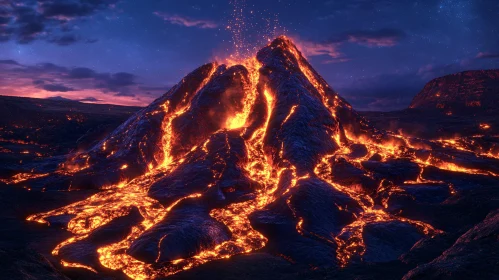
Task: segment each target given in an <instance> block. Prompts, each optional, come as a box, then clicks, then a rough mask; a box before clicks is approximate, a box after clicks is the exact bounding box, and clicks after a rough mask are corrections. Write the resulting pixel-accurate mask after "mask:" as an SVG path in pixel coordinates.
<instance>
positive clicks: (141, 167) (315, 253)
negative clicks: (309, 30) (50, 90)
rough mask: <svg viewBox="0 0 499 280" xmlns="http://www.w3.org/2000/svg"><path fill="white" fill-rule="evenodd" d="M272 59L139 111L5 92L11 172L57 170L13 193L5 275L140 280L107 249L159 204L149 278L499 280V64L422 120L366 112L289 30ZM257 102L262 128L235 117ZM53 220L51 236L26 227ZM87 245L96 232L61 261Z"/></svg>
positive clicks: (460, 77)
mask: <svg viewBox="0 0 499 280" xmlns="http://www.w3.org/2000/svg"><path fill="white" fill-rule="evenodd" d="M256 58H257V59H258V61H259V62H260V63H261V67H259V68H257V71H258V79H257V81H256V82H255V81H253V79H252V77H253V76H254V75H256V74H255V73H256V72H254V71H252V70H250V67H249V66H248V65H244V66H241V65H234V66H225V65H215V64H207V65H204V66H202V67H200V68H198V69H197V70H195V71H193V72H192V73H191V74H189V75H188V76H186V78H185V79H183V80H182V82H180V83H179V84H178V85H176V86H175V87H173V88H172V89H171V90H170V91H169V92H168V93H166V94H165V95H164V96H162V97H160V98H159V99H158V100H156V101H155V102H153V103H152V104H151V105H150V106H148V107H147V108H143V109H140V110H139V108H126V107H119V106H110V105H88V104H81V103H78V102H68V101H54V100H37V99H23V98H11V97H2V98H1V99H0V102H1V103H0V104H1V105H0V106H1V107H2V108H1V111H0V112H1V113H0V114H2V115H1V123H0V124H1V127H2V129H1V130H0V133H1V137H0V138H1V142H0V144H1V145H2V146H1V154H0V157H1V159H2V160H1V165H0V168H1V169H0V174H1V175H2V176H0V177H1V178H4V179H8V178H11V176H13V175H15V174H18V173H26V172H27V173H29V174H31V175H33V174H35V175H36V174H48V175H43V177H38V178H36V177H32V178H28V180H21V181H19V182H17V181H16V182H11V181H9V180H4V181H5V182H6V183H11V184H10V185H6V184H3V183H0V185H1V192H2V193H1V194H0V195H1V199H2V201H1V203H2V205H3V209H4V210H2V212H1V219H2V221H1V222H2V225H3V227H2V231H1V232H0V260H1V263H0V275H2V277H6V279H66V278H71V279H126V276H125V274H123V273H121V272H117V271H113V270H110V269H108V268H106V267H105V266H103V265H101V264H100V263H99V258H98V256H97V253H96V251H97V248H101V247H102V246H107V245H109V244H112V243H115V242H118V241H120V240H122V239H124V238H127V236H128V235H129V234H130V232H131V228H132V225H137V224H139V223H140V222H141V221H142V220H143V219H145V217H143V216H147V215H144V213H149V212H147V211H145V210H144V209H145V208H147V209H146V210H148V211H151V212H153V213H156V212H154V211H153V210H154V209H160V210H161V211H159V213H163V212H165V213H168V215H165V216H164V217H162V216H160V217H162V218H161V219H159V220H158V221H156V220H155V221H154V223H153V226H150V227H147V228H145V229H144V231H142V232H141V234H140V235H139V236H138V237H137V238H132V239H131V242H130V244H129V246H127V248H126V254H127V255H131V256H133V257H134V258H135V259H138V260H140V261H141V262H142V263H144V264H145V265H142V264H141V266H140V267H141V269H142V267H145V268H146V269H147V270H145V271H146V272H147V273H144V272H143V271H140V272H141V274H143V273H144V274H146V275H155V276H156V275H157V276H158V277H161V276H162V275H163V274H172V273H177V272H178V271H181V270H182V269H185V268H187V269H185V270H186V271H183V272H179V273H177V274H173V275H171V276H169V277H168V279H198V278H204V279H401V278H403V279H498V278H499V269H498V268H499V255H498V253H497V252H499V242H498V240H499V239H498V238H499V236H498V235H499V212H498V210H497V209H499V188H498V186H499V137H498V131H497V127H498V126H499V120H498V117H497V116H498V112H499V105H498V102H497V97H498V96H499V91H498V88H499V86H498V85H499V75H498V74H497V71H494V70H491V71H477V72H473V71H472V72H465V73H461V74H456V75H452V76H446V77H443V78H439V79H436V80H434V81H432V82H430V83H429V84H428V85H427V86H426V87H425V89H423V91H422V92H421V93H420V94H418V96H416V97H415V99H414V101H413V103H412V104H411V106H410V108H408V109H406V110H402V111H398V112H387V113H381V112H363V113H359V112H356V111H355V110H353V109H352V108H351V106H350V105H349V104H348V102H347V101H346V100H343V99H342V98H341V97H340V96H338V95H337V94H336V93H335V92H334V91H333V90H332V89H331V88H329V86H328V85H327V84H326V83H325V81H323V80H322V78H321V77H320V75H319V74H318V73H316V72H315V70H313V69H312V68H311V66H310V65H309V64H308V62H306V60H305V59H304V58H303V57H302V56H301V54H299V52H298V51H297V50H296V49H295V47H294V45H293V44H292V43H291V42H290V41H288V40H287V39H286V38H279V39H276V41H274V42H273V43H272V44H271V45H269V46H267V47H265V48H263V49H262V50H261V51H260V52H259V53H258V54H257V57H256ZM228 89H230V91H229V90H228ZM267 89H268V92H270V94H271V95H272V97H269V96H268V95H269V93H268V92H267ZM227 92H230V96H226V94H227ZM253 92H254V93H255V99H254V103H253V107H252V110H251V112H250V114H249V115H248V118H247V122H246V123H245V124H246V125H245V127H242V126H237V125H235V126H232V125H228V124H227V121H226V120H227V119H230V117H231V116H233V115H234V114H235V113H236V112H240V111H242V109H243V108H244V103H245V102H244V101H245V96H246V95H248V94H252V93H253ZM437 95H438V96H437ZM271 101H272V102H271ZM133 113H136V114H134V115H133V116H131V115H132V114H133ZM130 116H131V117H130ZM129 117H130V118H129ZM364 117H365V118H364ZM127 119H128V120H127ZM165 120H167V121H165ZM125 121H126V122H125ZM120 124H121V125H120ZM165 124H166V125H165ZM165 135H167V136H168V135H174V137H173V136H172V137H166V138H165ZM253 135H256V136H253ZM27 136H28V137H27ZM247 147H250V148H247ZM167 152H168V153H167ZM67 154H69V156H66V155H67ZM268 158H271V159H272V161H271V163H268V162H269V160H268ZM266 159H267V160H266ZM68 163H70V164H68ZM165 166H166V167H165ZM247 166H250V167H251V168H249V167H247ZM266 171H269V172H271V175H269V176H268V177H267V176H266V175H265V174H266ZM144 174H146V175H144ZM137 178H138V179H137ZM269 178H270V179H269ZM124 181H125V182H126V183H124V184H123V183H122V182H124ZM269 182H270V183H275V186H276V188H275V189H273V190H271V191H269V190H268V188H267V187H268V185H269V184H270V183H269ZM144 187H147V188H146V191H145V192H141V191H140V190H142V189H143V188H144ZM136 189H137V190H136ZM131 190H134V191H131ZM262 193H263V194H262ZM122 194H132V195H131V196H130V197H124V198H123V197H121V196H120V195H122ZM193 194H196V196H192V195H193ZM198 194H199V195H198ZM201 194H202V195H201ZM267 194H268V196H269V197H271V196H272V200H270V201H267V200H265V199H266V198H267ZM92 195H94V196H92ZM189 195H191V196H189ZM137 197H138V199H137V200H135V199H136V198H137ZM186 197H187V198H186ZM150 198H153V199H154V202H151V204H148V203H149V200H148V199H150ZM120 199H121V200H120ZM184 199H185V201H184ZM79 201H80V202H79ZM151 201H152V200H151ZM73 202H79V204H78V203H77V204H75V205H73V206H70V207H66V205H68V204H71V203H73ZM95 202H99V203H95ZM177 202H178V204H177ZM260 203H261V204H262V206H261V207H260V206H259V205H260ZM151 205H152V206H151ZM255 205H256V206H255ZM236 206H239V207H236ZM58 207H62V208H61V209H62V210H58V211H56V212H51V210H53V209H56V208H58ZM231 207H233V208H231ZM151 209H152V210H151ZM219 209H226V211H227V213H229V214H227V213H226V212H222V213H220V212H217V211H218V210H219ZM227 209H230V210H227ZM248 209H249V210H248ZM170 210H171V212H170ZM246 210H248V211H249V212H246ZM250 210H251V211H250ZM44 212H45V213H44ZM37 213H41V214H39V215H35V216H34V218H33V221H39V222H43V223H45V222H48V223H49V225H50V226H47V225H46V224H41V223H35V222H28V221H26V217H28V216H30V215H33V214H37ZM217 215H218V216H217ZM109 216H112V219H110V221H109V222H107V223H103V224H98V225H97V226H93V223H98V222H100V221H101V220H102V219H105V218H107V217H109ZM233 217H236V218H237V219H236V218H233ZM241 220H242V221H246V220H248V221H249V222H248V223H249V224H250V225H251V228H253V229H255V230H256V231H258V232H260V233H261V234H262V235H263V236H264V237H265V239H267V240H266V241H265V242H264V243H265V246H261V244H260V243H261V241H262V240H263V238H262V237H260V236H258V235H253V234H255V233H253V232H252V231H251V230H249V229H248V228H247V225H246V224H239V223H238V222H239V221H241ZM71 221H79V222H76V223H73V224H72V223H71ZM94 221H97V222H94ZM236 226H237V227H236ZM66 229H68V230H69V231H71V232H69V231H68V230H66ZM234 229H236V230H234ZM231 231H232V232H231ZM81 232H83V233H84V234H82V233H81ZM87 232H88V234H89V235H88V236H86V234H87ZM71 236H80V237H82V239H81V240H79V241H77V242H72V243H70V244H68V245H67V246H63V247H62V248H61V250H60V252H59V253H58V255H57V256H52V255H51V254H50V252H51V251H52V249H54V247H56V245H57V244H59V243H61V242H62V241H64V240H66V239H68V238H70V237H71ZM248 236H249V237H248ZM165 237H168V238H165ZM234 237H236V238H234ZM163 239H164V241H163ZM241 240H242V241H241ZM218 244H223V245H224V246H227V247H226V248H225V247H223V246H222V249H220V250H219V249H213V248H218V247H216V246H215V245H218ZM248 248H249V250H248ZM208 249H210V250H211V249H213V250H215V251H214V252H215V253H214V254H213V255H210V254H208V253H206V255H202V253H204V252H206V251H205V250H208ZM216 250H218V251H216ZM245 250H248V251H245ZM245 252H246V253H245ZM248 252H251V253H248ZM112 253H113V256H114V259H117V257H118V256H120V257H121V256H122V255H120V254H123V250H116V251H113V252H112ZM224 254H228V256H231V257H230V259H225V258H221V257H219V256H220V255H224ZM193 256H198V257H197V258H196V257H193ZM213 256H215V257H213ZM203 258H206V260H207V262H206V263H198V261H199V260H200V259H203ZM220 258H221V259H220ZM61 259H63V260H66V261H68V262H70V263H78V264H83V265H85V266H86V267H87V269H82V268H75V267H72V268H66V267H63V266H62V265H60V262H59V261H60V260H61ZM114 259H113V258H110V260H114ZM177 260H180V261H178V262H177ZM203 260H204V259H203ZM106 261H109V260H106ZM190 264H193V266H194V267H193V268H191V267H190V266H189V265H190ZM108 266H115V267H116V268H119V270H125V269H127V266H123V264H120V263H116V264H115V263H110V264H108ZM88 267H90V268H91V269H92V270H95V271H96V272H97V273H94V272H92V271H90V270H88ZM161 267H166V268H167V270H166V271H161V270H160V269H161ZM119 270H118V271H119ZM153 273H154V274H153ZM127 274H129V275H130V274H131V275H138V273H135V271H132V272H128V273H127Z"/></svg>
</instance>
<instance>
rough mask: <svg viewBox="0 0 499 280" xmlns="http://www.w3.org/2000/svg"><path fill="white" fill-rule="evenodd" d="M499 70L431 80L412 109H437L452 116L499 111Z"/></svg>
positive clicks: (466, 72) (458, 74) (461, 73)
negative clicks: (498, 109) (498, 108)
mask: <svg viewBox="0 0 499 280" xmlns="http://www.w3.org/2000/svg"><path fill="white" fill-rule="evenodd" d="M498 104H499V70H475V71H465V72H460V73H456V74H452V75H447V76H443V77H440V78H436V79H433V80H431V81H430V82H429V83H427V84H426V86H425V87H424V88H423V90H422V91H421V92H420V93H419V94H417V95H416V96H415V97H414V99H413V100H412V102H411V104H410V106H409V108H422V109H428V108H436V109H440V110H444V111H446V112H448V113H449V114H450V113H452V114H456V113H457V114H460V113H463V112H468V111H477V110H480V111H483V110H491V109H492V110H497V107H498Z"/></svg>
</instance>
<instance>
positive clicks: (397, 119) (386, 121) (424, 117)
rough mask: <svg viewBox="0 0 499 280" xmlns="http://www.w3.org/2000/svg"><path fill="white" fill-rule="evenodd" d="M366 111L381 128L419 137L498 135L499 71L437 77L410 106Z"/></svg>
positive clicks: (481, 71) (476, 71) (372, 121)
mask: <svg viewBox="0 0 499 280" xmlns="http://www.w3.org/2000/svg"><path fill="white" fill-rule="evenodd" d="M362 114H363V115H364V116H365V117H367V118H368V119H369V120H370V121H371V123H373V124H374V125H375V126H376V127H378V128H382V129H385V130H391V131H399V132H402V133H404V134H406V135H411V136H417V137H424V138H449V137H463V136H476V135H484V136H495V135H497V134H498V133H499V118H498V117H497V116H498V115H499V70H474V71H464V72H460V73H456V74H452V75H447V76H443V77H440V78H436V79H433V80H431V81H430V82H428V83H427V84H426V85H425V87H424V88H423V90H421V92H420V93H418V94H417V95H416V96H415V97H414V99H413V100H412V102H411V104H410V106H409V108H407V109H404V110H400V111H393V112H363V113H362Z"/></svg>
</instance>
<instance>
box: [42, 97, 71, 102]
mask: <svg viewBox="0 0 499 280" xmlns="http://www.w3.org/2000/svg"><path fill="white" fill-rule="evenodd" d="M45 99H48V100H56V101H73V102H74V101H76V100H73V99H69V98H66V97H62V96H51V97H47V98H45Z"/></svg>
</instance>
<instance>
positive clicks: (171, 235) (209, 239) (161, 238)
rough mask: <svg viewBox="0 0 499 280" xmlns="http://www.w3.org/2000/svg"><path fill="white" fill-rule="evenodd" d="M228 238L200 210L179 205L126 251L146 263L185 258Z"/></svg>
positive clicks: (202, 209)
mask: <svg viewBox="0 0 499 280" xmlns="http://www.w3.org/2000/svg"><path fill="white" fill-rule="evenodd" d="M229 238H230V231H229V230H228V229H227V227H226V226H225V225H224V224H222V223H220V222H218V221H217V220H215V219H213V218H212V217H210V215H209V214H208V210H207V209H206V208H204V207H202V206H199V205H195V204H190V203H188V202H186V203H182V204H181V205H179V206H178V207H176V208H174V209H173V210H172V211H171V212H170V213H169V214H168V216H166V218H165V219H164V220H163V221H161V222H159V223H158V224H156V225H155V226H153V227H152V228H150V229H149V230H148V231H146V232H145V233H144V234H143V235H141V236H140V238H139V239H137V240H136V241H135V242H134V243H133V244H132V246H131V247H130V249H129V250H128V251H127V253H128V254H130V255H131V256H133V257H135V258H137V259H139V260H142V261H145V262H147V263H154V262H157V263H161V262H166V261H172V260H176V259H181V258H187V257H191V256H193V255H195V254H196V253H199V252H200V251H201V250H202V249H207V248H212V247H214V246H215V245H217V244H220V243H222V242H223V241H226V240H228V239H229Z"/></svg>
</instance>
